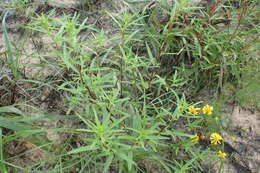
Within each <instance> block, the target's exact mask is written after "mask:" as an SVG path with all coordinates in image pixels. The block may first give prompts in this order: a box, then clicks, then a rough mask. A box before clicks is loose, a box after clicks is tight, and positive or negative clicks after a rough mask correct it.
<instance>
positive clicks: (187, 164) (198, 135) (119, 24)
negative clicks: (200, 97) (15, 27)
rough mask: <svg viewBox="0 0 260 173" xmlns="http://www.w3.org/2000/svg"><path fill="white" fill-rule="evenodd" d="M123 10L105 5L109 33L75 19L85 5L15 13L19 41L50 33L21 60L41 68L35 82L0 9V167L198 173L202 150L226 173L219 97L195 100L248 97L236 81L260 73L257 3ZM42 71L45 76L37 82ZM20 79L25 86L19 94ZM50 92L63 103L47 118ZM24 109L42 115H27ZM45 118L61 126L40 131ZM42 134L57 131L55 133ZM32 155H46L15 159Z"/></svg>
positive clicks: (164, 5) (155, 5)
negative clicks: (16, 149) (13, 150)
mask: <svg viewBox="0 0 260 173" xmlns="http://www.w3.org/2000/svg"><path fill="white" fill-rule="evenodd" d="M15 2H16V3H17V4H20V5H17V4H16V6H14V3H12V4H11V7H12V8H17V9H19V10H18V11H17V13H18V14H17V15H19V12H20V11H21V10H22V11H23V10H24V11H26V8H25V6H26V7H32V6H33V3H31V2H30V3H29V2H27V1H23V0H19V1H18V0H17V1H15ZM85 3H89V2H84V4H85ZM91 4H92V5H91V6H94V5H95V4H94V2H91ZM9 5H10V4H9ZM121 5H123V6H124V8H122V9H116V7H115V8H113V10H114V11H112V10H111V11H109V10H106V11H105V10H104V13H103V15H106V16H109V18H110V20H111V21H110V22H111V30H109V31H105V30H103V29H101V28H100V26H99V25H98V24H97V23H95V22H94V23H91V24H90V23H89V20H88V18H86V15H87V14H86V13H84V16H82V14H81V10H82V8H83V7H82V6H84V5H83V4H82V6H81V9H78V10H77V9H75V8H73V10H71V11H69V10H68V9H66V10H65V9H64V11H65V12H64V13H63V14H61V13H60V11H59V10H60V9H59V10H57V9H55V8H51V9H48V8H50V7H48V8H46V9H45V10H42V11H44V13H42V12H41V10H39V8H38V9H37V10H35V11H32V9H31V8H30V13H29V14H30V15H22V14H20V16H21V18H23V19H26V20H24V21H25V22H24V23H23V25H22V26H21V28H22V30H23V34H24V35H26V37H28V38H30V39H31V40H33V42H34V43H35V41H34V39H35V37H36V38H37V37H40V38H41V37H44V38H45V39H47V40H48V44H43V45H41V46H40V47H37V50H35V51H34V52H33V53H32V55H30V56H33V57H34V58H36V59H38V60H39V63H34V64H33V63H32V64H30V65H25V66H29V67H37V68H40V69H42V71H41V70H40V71H39V72H38V73H37V74H36V75H35V76H34V77H33V78H28V76H26V74H25V73H24V72H23V70H24V68H25V67H24V65H23V64H22V63H20V59H21V56H22V55H23V50H22V49H18V46H17V45H16V44H15V43H14V42H12V41H11V38H10V33H8V26H7V22H8V21H7V18H6V16H7V13H4V12H3V13H4V15H3V16H4V17H3V19H2V30H3V36H4V42H5V51H4V52H3V54H1V52H0V55H1V60H2V59H5V60H7V61H6V62H7V63H4V64H3V65H2V67H3V69H6V70H2V71H0V75H1V76H0V94H1V95H0V98H1V102H0V106H2V107H0V115H1V117H0V171H1V172H4V173H7V172H10V171H16V172H17V171H23V172H26V171H27V172H37V171H38V172H41V171H50V172H152V169H156V170H158V171H160V172H202V171H203V169H204V168H203V167H202V166H201V165H202V164H201V163H202V162H203V163H204V162H207V161H209V160H208V158H209V157H211V158H212V159H217V160H220V161H221V164H220V168H219V171H220V172H221V171H223V165H224V161H225V158H227V157H229V155H228V154H227V153H225V151H224V141H225V139H224V138H223V137H222V136H221V134H220V133H221V132H220V130H222V129H221V128H222V126H221V117H220V115H219V114H218V111H216V112H215V109H214V107H213V105H214V100H211V102H209V103H208V104H207V103H202V102H198V101H196V96H197V94H198V93H199V91H201V90H208V89H209V88H211V90H213V91H215V93H216V95H215V97H218V96H219V94H222V92H223V91H224V92H225V91H226V88H228V87H227V86H230V88H232V92H235V93H237V94H235V95H232V99H233V100H236V101H240V100H243V99H244V96H243V94H241V92H242V93H243V92H244V90H247V88H248V87H250V86H251V83H250V82H249V84H248V85H247V87H245V86H244V85H243V84H244V81H243V80H244V76H246V75H247V74H249V73H248V71H247V69H248V68H251V67H254V68H255V69H257V68H258V67H257V58H256V57H255V51H256V49H257V46H256V45H257V44H259V43H258V42H259V39H258V38H257V35H259V23H257V21H256V19H257V15H256V12H257V10H258V8H259V7H258V6H257V5H258V4H257V2H256V1H250V2H249V1H241V3H239V4H237V5H238V6H234V2H233V1H232V2H231V1H216V2H214V3H212V4H208V6H207V7H201V6H200V4H198V5H197V6H194V5H192V4H191V2H190V1H188V0H184V1H176V2H175V1H174V2H166V1H158V2H154V1H153V2H152V1H151V2H150V3H147V4H142V5H143V6H144V8H141V9H140V8H137V7H136V5H139V4H138V3H137V2H124V3H122V4H121ZM115 9H116V13H115ZM39 11H40V12H39ZM88 15H92V14H88ZM83 18H84V19H83ZM23 41H24V40H23ZM23 45H24V44H23ZM24 46H26V44H25V45H24ZM24 48H26V47H24ZM43 50H45V53H46V54H45V55H44V54H42V53H40V52H41V51H43ZM46 50H47V52H46ZM28 56H29V55H28ZM2 57H3V58H2ZM252 64H253V65H252ZM251 65H252V66H251ZM46 67H47V68H50V69H51V72H50V73H51V74H48V76H47V77H45V78H43V76H44V69H45V68H46ZM6 79H8V80H9V82H6V81H7V80H6ZM249 80H250V79H249ZM21 82H22V84H21ZM252 82H253V81H252ZM25 85H26V86H29V88H24V89H21V88H23V86H25ZM254 86H255V85H254ZM8 88H9V89H8ZM10 88H11V89H10ZM46 88H48V89H49V90H52V91H53V92H50V96H51V95H53V93H56V95H57V97H48V98H51V100H52V102H51V104H62V106H59V110H56V111H53V112H54V113H53V112H52V110H42V107H41V103H42V102H44V101H42V100H47V99H42V97H43V95H44V94H45V93H44V90H46ZM234 88H236V90H234ZM237 88H238V89H237ZM250 88H251V87H250ZM21 90H22V91H23V92H22V93H23V94H21V93H20V91H21ZM230 90H231V89H230ZM233 90H234V91H233ZM234 97H235V98H234ZM7 98H9V99H12V101H11V102H10V101H9V102H5V99H7ZM44 98H45V97H44ZM58 98H62V99H59V100H58V101H57V100H56V102H55V101H53V100H55V99H58ZM2 100H3V101H2ZM16 100H23V101H20V102H18V101H16ZM61 100H62V103H59V102H61ZM251 105H254V103H253V104H251ZM53 106H54V105H53ZM24 107H26V109H25V108H24ZM28 108H29V109H30V110H31V109H33V113H34V114H37V116H35V117H34V116H30V114H31V112H30V111H29V110H28ZM61 109H62V110H61ZM31 111H32V110H31ZM35 112H36V113H35ZM57 112H58V113H57ZM51 113H52V114H55V115H53V116H50V114H51ZM57 114H58V115H57ZM51 121H55V122H57V124H59V125H57V126H55V128H54V127H53V128H46V127H43V126H42V123H43V122H46V123H48V122H51ZM47 133H55V134H58V135H60V136H63V138H62V139H60V138H59V139H60V140H61V141H55V140H51V139H50V138H49V137H47V138H46V134H47ZM64 136H65V137H64ZM11 142H16V143H20V144H21V143H23V144H25V146H27V149H28V144H30V146H31V147H29V150H26V151H25V152H21V153H19V155H18V156H15V155H12V154H10V152H8V151H7V150H6V149H5V148H7V146H8V144H10V143H11ZM32 144H33V145H32ZM35 151H37V152H38V153H39V151H40V153H48V154H45V156H44V157H43V156H42V155H43V154H41V159H39V160H37V161H34V162H33V164H28V165H25V166H21V165H19V164H17V163H15V162H14V160H15V159H17V158H18V157H22V156H24V155H25V154H27V153H28V152H29V153H30V152H32V153H33V152H35ZM147 161H148V163H149V164H151V165H154V166H152V167H150V166H148V165H147V164H145V162H147ZM158 165H160V166H158Z"/></svg>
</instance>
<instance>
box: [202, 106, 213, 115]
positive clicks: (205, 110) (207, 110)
mask: <svg viewBox="0 0 260 173" xmlns="http://www.w3.org/2000/svg"><path fill="white" fill-rule="evenodd" d="M202 112H203V114H208V115H211V114H212V112H213V107H212V106H209V105H206V106H204V107H203V108H202Z"/></svg>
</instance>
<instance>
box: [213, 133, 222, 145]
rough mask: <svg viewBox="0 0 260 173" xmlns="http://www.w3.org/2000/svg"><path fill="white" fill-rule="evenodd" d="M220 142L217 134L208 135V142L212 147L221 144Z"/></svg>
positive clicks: (220, 139) (220, 138)
mask: <svg viewBox="0 0 260 173" xmlns="http://www.w3.org/2000/svg"><path fill="white" fill-rule="evenodd" d="M222 140H223V138H222V137H221V136H220V135H219V134H218V133H212V134H211V135H210V141H211V143H212V144H214V145H217V144H221V141H222Z"/></svg>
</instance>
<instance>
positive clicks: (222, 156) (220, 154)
mask: <svg viewBox="0 0 260 173" xmlns="http://www.w3.org/2000/svg"><path fill="white" fill-rule="evenodd" d="M226 156H227V154H226V153H224V152H222V151H219V152H218V157H220V158H222V159H225V157H226Z"/></svg>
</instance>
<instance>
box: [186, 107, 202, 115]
mask: <svg viewBox="0 0 260 173" xmlns="http://www.w3.org/2000/svg"><path fill="white" fill-rule="evenodd" d="M199 110H200V108H195V107H190V108H189V113H190V114H192V115H198V114H199V112H198V111H199Z"/></svg>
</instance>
